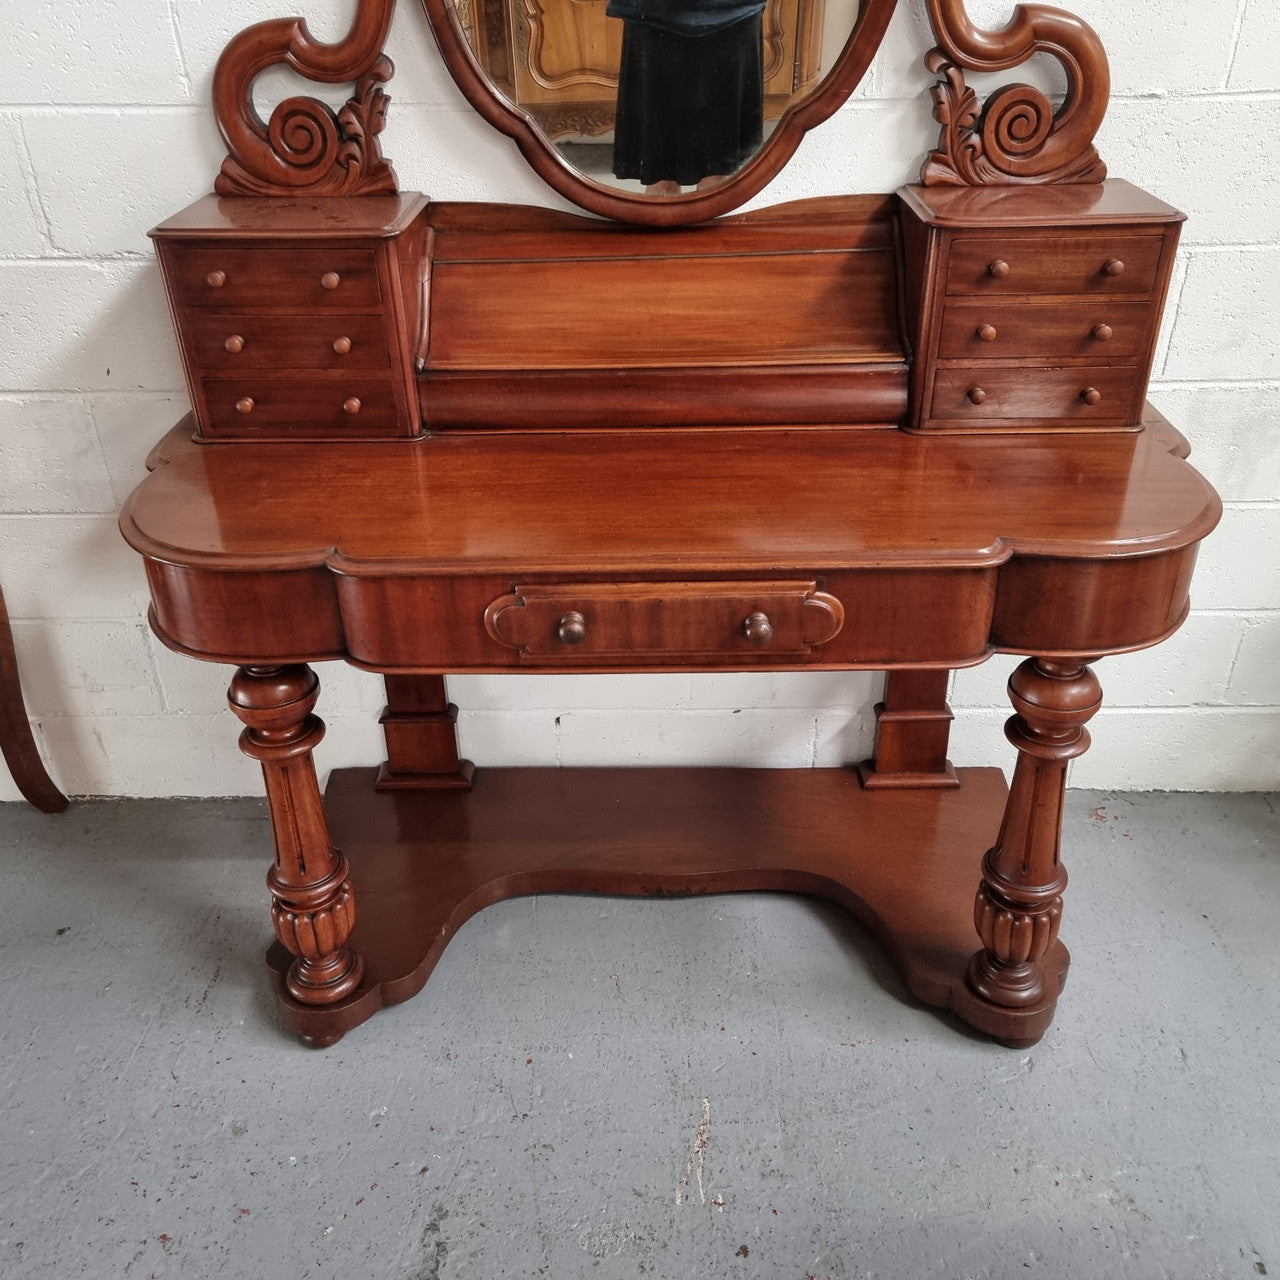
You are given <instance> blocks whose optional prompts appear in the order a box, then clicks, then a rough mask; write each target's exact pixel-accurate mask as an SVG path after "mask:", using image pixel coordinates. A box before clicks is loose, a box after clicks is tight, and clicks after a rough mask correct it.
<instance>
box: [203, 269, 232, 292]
mask: <svg viewBox="0 0 1280 1280" xmlns="http://www.w3.org/2000/svg"><path fill="white" fill-rule="evenodd" d="M204 282H205V284H207V285H208V286H209V288H210V289H221V288H222V286H223V285H224V284H226V283H227V273H226V272H225V271H210V272H209V274H208V275H207V276H205V278H204Z"/></svg>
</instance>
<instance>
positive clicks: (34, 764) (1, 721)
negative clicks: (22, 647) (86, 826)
mask: <svg viewBox="0 0 1280 1280" xmlns="http://www.w3.org/2000/svg"><path fill="white" fill-rule="evenodd" d="M0 752H2V753H3V755H4V759H5V763H6V764H7V765H8V766H9V773H10V774H11V775H12V777H13V780H14V782H15V783H16V784H17V787H18V790H19V791H21V792H22V794H23V795H24V796H25V797H26V799H27V800H28V801H29V802H30V803H31V804H33V805H35V807H36V808H37V809H40V810H43V811H44V812H45V813H61V812H62V810H63V809H65V808H66V807H67V803H68V801H67V797H66V796H64V795H63V794H62V792H61V791H59V790H58V788H57V786H55V785H54V781H53V779H52V778H50V777H49V773H48V770H47V769H45V767H44V761H43V760H41V759H40V751H39V749H38V748H37V747H36V739H35V735H34V734H33V733H32V732H31V721H30V720H29V719H28V718H27V706H26V703H25V702H24V701H23V697H22V680H21V677H20V675H19V672H18V655H17V652H16V651H15V649H14V647H13V630H12V628H11V627H10V625H9V610H8V608H7V607H6V605H5V601H4V592H3V590H0Z"/></svg>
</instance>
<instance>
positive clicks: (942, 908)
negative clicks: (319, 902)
mask: <svg viewBox="0 0 1280 1280" xmlns="http://www.w3.org/2000/svg"><path fill="white" fill-rule="evenodd" d="M956 774H957V776H958V778H959V780H960V785H959V786H958V787H957V788H955V789H952V790H937V789H933V790H922V791H905V790H901V791H867V790H864V789H863V788H862V787H861V786H860V785H859V782H858V776H857V774H856V773H855V772H854V771H853V770H852V769H480V770H477V772H476V775H475V783H474V786H473V787H472V789H471V790H470V791H450V790H432V791H416V792H415V791H392V792H388V791H382V792H379V791H376V790H375V789H374V784H375V781H376V778H377V770H376V769H339V770H335V771H334V773H333V775H332V777H331V778H330V782H329V786H328V790H327V793H326V798H325V805H326V809H327V811H328V816H329V823H330V827H331V830H332V834H333V839H334V843H335V845H336V846H337V847H338V848H339V849H341V850H342V851H343V853H345V854H346V856H347V859H348V861H349V862H350V864H351V880H352V883H353V885H354V886H355V894H356V927H355V932H354V934H353V936H352V938H351V945H352V946H353V947H354V948H355V949H356V950H357V951H358V952H359V953H360V954H361V955H362V956H363V957H364V961H365V973H364V979H363V982H362V984H361V986H360V988H359V989H358V990H357V991H356V992H355V994H354V995H351V996H349V997H347V998H346V999H345V1000H342V1001H340V1002H339V1003H337V1004H332V1005H328V1006H325V1007H316V1006H309V1005H303V1004H300V1003H299V1002H298V1001H296V1000H294V999H293V998H292V997H291V996H289V995H288V994H287V993H286V992H285V989H284V974H285V972H286V971H287V970H288V967H289V964H290V961H291V957H290V955H289V953H288V952H287V951H285V949H284V948H283V947H282V946H280V944H279V943H276V944H275V945H273V946H272V947H271V949H270V951H268V953H267V962H268V966H269V969H270V975H271V980H272V985H273V986H274V988H275V990H276V994H277V996H278V997H279V998H280V1003H281V1006H282V1008H283V1010H284V1016H285V1021H286V1022H287V1023H288V1025H289V1027H290V1028H291V1029H292V1030H294V1031H295V1032H296V1033H297V1034H298V1035H299V1036H300V1037H301V1038H302V1039H303V1041H304V1042H306V1043H307V1044H310V1045H312V1046H314V1047H317V1048H319V1047H323V1046H326V1045H330V1044H333V1043H334V1042H335V1041H337V1040H339V1039H340V1038H341V1037H342V1036H343V1035H344V1034H345V1033H346V1032H348V1031H350V1030H351V1029H352V1028H353V1027H356V1026H358V1025H359V1024H360V1023H362V1022H364V1021H365V1019H367V1018H369V1017H370V1016H372V1015H373V1014H374V1013H376V1012H377V1011H378V1009H380V1008H382V1007H383V1006H384V1005H391V1004H397V1003H399V1002H400V1001H402V1000H407V999H409V998H410V997H411V996H413V995H415V994H416V993H417V992H418V991H420V990H421V989H422V987H423V986H424V984H425V983H426V981H427V977H428V976H429V975H430V973H431V970H432V969H433V968H434V966H435V963H436V961H437V960H438V959H439V957H440V955H441V953H442V952H443V951H444V948H445V946H446V945H447V943H448V942H449V939H450V938H452V937H453V935H454V934H455V933H456V932H457V931H458V929H459V928H460V927H461V925H462V924H463V923H464V922H465V921H466V920H467V919H469V918H470V917H471V916H473V915H474V914H475V913H476V912H477V911H479V910H481V909H482V908H484V907H487V906H489V905H490V904H492V903H494V902H498V901H501V900H502V899H503V898H512V897H517V896H520V895H523V894H530V893H554V892H575V893H610V894H624V895H635V896H649V897H661V896H667V895H684V894H693V893H727V892H735V891H744V890H780V891H786V892H792V893H807V894H812V895H813V896H815V897H819V898H826V899H830V900H831V901H833V902H836V903H838V904H840V905H841V906H843V907H844V908H846V909H847V910H848V911H850V912H851V913H852V914H853V915H854V916H855V917H856V918H857V919H858V920H860V921H861V922H862V923H863V924H864V925H866V927H867V928H868V929H870V931H871V933H872V935H873V936H874V937H876V938H877V939H878V940H879V942H880V943H881V945H882V946H883V947H884V948H885V950H886V952H887V953H888V956H889V958H890V960H891V961H892V963H893V965H894V966H895V968H896V969H897V970H898V972H899V973H900V974H901V976H902V978H903V980H904V982H905V983H906V984H907V986H908V988H909V989H910V990H911V992H912V994H913V995H915V996H916V997H917V998H918V999H920V1000H922V1001H923V1002H924V1003H926V1004H929V1005H933V1006H936V1007H938V1008H940V1009H950V1010H952V1011H954V1012H955V1013H956V1014H957V1015H958V1016H959V1017H960V1018H962V1019H963V1020H964V1021H965V1022H968V1023H969V1024H970V1025H972V1026H974V1027H975V1028H977V1029H978V1030H980V1031H982V1032H984V1033H986V1034H987V1035H990V1036H992V1037H993V1038H995V1039H996V1040H999V1041H1001V1042H1002V1043H1005V1044H1008V1045H1010V1046H1013V1047H1020V1048H1021V1047H1026V1046H1028V1045H1031V1044H1034V1043H1035V1042H1036V1041H1037V1040H1039V1039H1040V1037H1041V1036H1042V1035H1043V1034H1044V1032H1045V1030H1046V1028H1047V1027H1048V1025H1049V1023H1050V1021H1051V1020H1052V1018H1053V1011H1054V1006H1055V1004H1056V1002H1057V998H1058V993H1059V991H1060V990H1061V986H1062V983H1063V981H1064V980H1065V977H1066V970H1067V964H1068V955H1067V951H1066V948H1065V947H1063V946H1062V944H1061V943H1055V944H1054V947H1053V948H1052V949H1051V950H1050V952H1049V953H1048V955H1046V957H1045V961H1044V969H1045V975H1046V993H1045V996H1044V998H1043V999H1042V1000H1041V1001H1040V1002H1039V1003H1038V1004H1036V1005H1034V1006H1031V1007H1028V1008H1022V1009H1007V1008H1002V1007H999V1006H997V1005H994V1004H991V1003H989V1002H988V1001H986V1000H984V999H982V998H981V997H979V996H978V995H976V994H975V993H974V992H973V991H972V990H971V989H970V988H969V986H968V985H967V983H966V981H965V970H966V968H967V966H968V963H969V958H970V956H972V955H973V953H974V952H975V951H976V950H977V949H978V945H979V943H978V937H977V934H976V933H975V931H974V925H973V902H974V894H975V891H976V889H977V887H978V880H979V874H980V871H979V863H980V861H981V858H982V855H983V853H984V852H985V851H986V850H987V848H988V847H989V846H990V845H991V844H992V843H993V842H994V840H995V837H996V833H997V831H998V829H999V825H1000V818H1001V814H1002V811H1003V808H1004V801H1005V796H1006V794H1007V792H1006V787H1005V782H1004V777H1003V775H1002V774H1001V772H1000V770H998V769H958V770H956Z"/></svg>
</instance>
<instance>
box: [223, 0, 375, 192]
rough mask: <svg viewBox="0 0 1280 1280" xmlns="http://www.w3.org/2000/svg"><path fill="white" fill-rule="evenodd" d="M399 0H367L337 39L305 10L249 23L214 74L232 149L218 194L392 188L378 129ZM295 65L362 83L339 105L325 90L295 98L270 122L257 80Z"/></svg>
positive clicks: (322, 77)
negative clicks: (317, 35)
mask: <svg viewBox="0 0 1280 1280" xmlns="http://www.w3.org/2000/svg"><path fill="white" fill-rule="evenodd" d="M394 9H395V0H360V3H359V4H358V5H357V9H356V17H355V21H354V23H353V24H352V27H351V30H350V31H349V32H348V33H347V35H346V37H345V38H344V39H343V40H340V41H339V42H338V43H337V44H324V43H322V42H321V41H318V40H316V39H314V38H313V37H312V35H311V33H310V32H309V31H308V30H307V24H306V22H305V20H304V19H302V18H277V19H274V20H272V21H270V22H260V23H258V24H257V25H256V26H252V27H249V28H248V29H247V30H245V31H242V32H241V33H240V34H239V35H238V36H236V37H235V39H234V40H232V41H231V43H230V44H228V45H227V47H226V49H225V50H224V52H223V54H222V57H221V58H220V59H219V60H218V66H217V70H216V71H215V72H214V77H213V103H214V112H215V114H216V116H217V120H218V128H219V129H220V130H221V131H222V136H223V138H224V139H225V141H226V144H227V150H228V151H229V152H230V154H229V155H228V157H227V159H226V161H225V162H224V163H223V166H222V172H221V173H220V174H219V175H218V178H217V181H216V182H215V183H214V189H215V190H216V191H217V192H218V194H219V195H224V196H233V195H313V196H338V195H372V194H377V193H387V192H394V191H395V190H396V189H397V188H396V176H395V173H394V172H393V171H392V168H391V166H390V165H389V164H388V163H387V162H386V161H385V160H384V159H383V158H382V153H381V151H380V150H379V147H378V139H377V135H378V134H379V133H381V131H382V126H383V124H384V122H385V118H386V109H387V96H386V94H384V93H383V92H382V89H381V88H380V85H381V84H382V83H383V82H385V81H387V80H389V79H390V78H391V74H392V71H393V68H392V65H391V61H390V59H389V58H386V57H384V56H383V54H382V46H383V43H384V41H385V40H386V38H387V30H388V28H389V27H390V25H391V14H392V12H393V10H394ZM281 65H283V66H287V67H290V68H292V69H293V70H294V71H296V72H298V74H299V75H301V76H304V77H305V78H306V79H308V80H314V81H317V82H319V83H323V84H340V83H342V82H343V81H355V82H356V85H355V92H354V93H353V95H352V97H351V98H350V99H349V100H348V101H347V103H346V104H345V105H344V106H343V107H342V108H341V109H340V110H338V111H337V112H334V111H333V110H332V109H331V108H330V107H329V106H328V105H327V104H326V103H324V102H321V101H320V100H319V99H318V98H308V97H296V98H288V99H286V100H285V101H284V102H282V103H280V104H279V105H278V106H277V107H276V108H275V110H274V111H273V112H272V113H271V120H270V122H269V123H266V124H264V123H263V121H262V119H261V117H260V116H259V115H258V113H257V110H256V109H255V107H254V105H253V82H254V80H255V79H256V78H257V76H258V75H259V74H261V73H262V72H263V71H265V70H266V69H267V68H268V67H273V66H281Z"/></svg>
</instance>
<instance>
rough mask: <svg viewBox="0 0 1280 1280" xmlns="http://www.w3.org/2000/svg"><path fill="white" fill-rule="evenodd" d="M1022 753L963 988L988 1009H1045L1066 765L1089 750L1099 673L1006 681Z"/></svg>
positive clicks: (990, 860)
mask: <svg viewBox="0 0 1280 1280" xmlns="http://www.w3.org/2000/svg"><path fill="white" fill-rule="evenodd" d="M1009 698H1010V700H1011V701H1012V703H1013V707H1014V710H1015V711H1016V712H1017V714H1016V715H1014V716H1013V717H1011V718H1010V720H1009V721H1008V723H1007V724H1006V725H1005V734H1006V735H1007V736H1008V738H1009V741H1010V742H1012V743H1013V745H1014V746H1015V747H1017V749H1018V763H1017V766H1016V767H1015V769H1014V773H1013V783H1012V785H1011V786H1010V788H1009V800H1008V803H1007V804H1006V805H1005V811H1004V820H1003V822H1002V823H1001V825H1000V834H999V836H998V837H997V839H996V843H995V845H994V846H993V847H992V848H991V849H989V850H988V851H987V854H986V856H985V857H984V858H983V860H982V882H981V883H980V884H979V886H978V896H977V902H976V904H975V907H974V923H975V924H976V925H977V929H978V936H979V937H980V938H981V939H982V949H981V950H980V951H978V952H977V953H976V954H975V955H974V957H973V959H972V960H971V961H970V963H969V975H968V976H969V985H970V986H971V987H972V988H973V990H974V991H976V992H977V993H978V995H980V996H982V997H983V998H984V999H986V1000H989V1001H990V1002H991V1003H992V1004H996V1005H1001V1006H1003V1007H1005V1008H1008V1009H1025V1008H1029V1007H1030V1006H1034V1005H1037V1004H1039V1003H1041V1002H1042V1001H1043V1000H1044V998H1045V995H1046V984H1045V975H1044V970H1043V967H1042V966H1041V963H1040V961H1041V958H1042V957H1043V956H1044V954H1045V952H1046V951H1047V950H1048V949H1049V947H1050V946H1052V944H1053V943H1054V941H1055V940H1056V939H1057V936H1058V924H1059V922H1060V920H1061V918H1062V893H1063V890H1064V889H1065V888H1066V886H1067V873H1066V871H1065V870H1064V868H1063V866H1062V861H1061V859H1060V857H1059V846H1060V839H1061V829H1062V801H1063V793H1064V791H1065V789H1066V771H1067V764H1068V763H1069V762H1070V761H1071V760H1072V759H1073V758H1074V757H1076V756H1078V755H1081V754H1082V753H1083V752H1084V751H1085V750H1086V749H1087V748H1088V746H1089V734H1088V731H1087V730H1086V729H1085V727H1084V726H1085V723H1086V722H1087V721H1088V720H1089V718H1090V717H1091V716H1092V715H1093V714H1094V712H1095V711H1097V710H1098V708H1099V706H1101V704H1102V689H1101V687H1100V686H1099V684H1098V679H1097V677H1096V676H1095V675H1094V674H1093V672H1092V671H1091V670H1090V669H1089V668H1088V667H1087V666H1085V665H1084V663H1083V662H1081V661H1079V660H1075V659H1066V658H1063V659H1056V658H1028V659H1027V661H1026V662H1024V663H1022V664H1021V666H1019V667H1018V668H1017V670H1016V671H1014V673H1013V675H1012V676H1010V678H1009Z"/></svg>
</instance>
